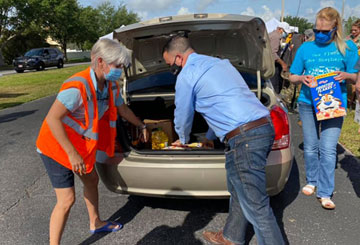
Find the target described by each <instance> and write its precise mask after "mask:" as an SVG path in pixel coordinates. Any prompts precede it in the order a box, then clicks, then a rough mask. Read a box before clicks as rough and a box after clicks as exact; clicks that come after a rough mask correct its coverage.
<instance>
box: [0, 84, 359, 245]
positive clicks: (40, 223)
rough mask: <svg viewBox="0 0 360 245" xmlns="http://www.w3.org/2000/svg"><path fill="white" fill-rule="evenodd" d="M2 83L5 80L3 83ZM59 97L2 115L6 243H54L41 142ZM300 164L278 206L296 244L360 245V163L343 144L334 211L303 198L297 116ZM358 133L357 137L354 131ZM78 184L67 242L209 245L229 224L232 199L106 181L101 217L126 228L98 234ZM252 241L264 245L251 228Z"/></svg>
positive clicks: (0, 218)
mask: <svg viewBox="0 0 360 245" xmlns="http://www.w3.org/2000/svg"><path fill="white" fill-rule="evenodd" d="M0 81H1V78H0ZM54 99H55V97H54V96H51V97H47V98H43V99H39V100H37V101H33V102H30V103H26V104H23V105H20V106H16V107H13V108H10V109H5V110H1V111H0V139H1V141H0V159H1V160H0V168H1V171H0V244H1V245H2V244H9V245H10V244H11V245H12V244H26V245H27V244H47V241H48V222H49V217H50V213H51V210H52V208H53V206H54V204H55V201H56V199H55V195H54V192H53V190H52V187H51V184H50V181H49V179H48V176H47V174H46V172H45V169H44V167H43V165H42V162H41V160H40V158H39V156H38V155H37V153H36V151H35V150H36V147H35V140H36V137H37V133H38V131H39V128H40V125H41V122H42V120H43V119H44V117H45V115H46V113H47V111H48V109H49V107H50V105H51V103H52V102H53V101H54ZM290 119H291V125H292V140H293V146H294V150H295V156H294V164H293V167H292V171H291V175H290V178H289V181H288V183H287V185H286V187H285V189H284V191H283V192H281V193H280V194H279V195H277V196H275V197H272V198H271V204H272V207H273V209H274V212H275V215H276V217H277V220H278V222H279V225H280V227H281V229H282V231H283V235H284V238H285V239H286V241H287V243H289V244H322V245H323V244H339V245H340V244H341V245H342V244H347V245H352V244H354V245H355V244H359V240H360V239H359V238H360V236H359V231H360V228H359V227H360V163H359V162H358V161H357V159H355V158H354V157H353V156H351V154H349V153H348V152H346V151H345V150H344V149H343V148H342V147H341V146H339V147H338V163H337V169H336V187H335V193H334V198H333V199H334V202H335V203H336V205H337V207H336V209H335V210H334V211H328V210H324V209H322V208H321V206H320V204H319V202H318V201H317V200H316V198H315V197H314V196H311V197H307V196H304V195H302V194H301V193H300V190H301V187H302V186H303V185H304V184H305V174H304V163H303V152H302V134H301V128H300V127H299V125H298V124H297V115H296V114H291V115H290ZM354 133H356V132H354ZM81 189H82V187H81V183H80V182H79V180H78V179H76V193H77V194H76V197H77V201H76V203H75V205H74V206H73V208H72V210H71V213H70V216H69V219H68V223H67V226H66V227H65V231H64V235H63V240H62V244H144V245H145V244H157V245H158V244H206V242H205V241H204V240H203V239H202V237H201V233H202V231H203V230H204V229H210V230H218V229H221V228H222V227H223V224H224V223H225V220H226V217H227V212H228V201H227V200H191V199H187V200H178V199H163V198H150V197H138V196H129V195H119V194H115V193H112V192H110V191H108V190H107V189H106V188H105V187H104V185H103V184H102V183H100V185H99V190H100V213H101V217H102V218H103V219H112V220H117V221H119V222H121V223H123V224H124V228H123V229H122V230H121V231H119V232H116V233H110V234H107V233H106V234H100V235H91V234H90V233H89V224H88V217H87V212H86V208H85V204H84V201H83V199H82V191H81ZM248 238H249V240H250V244H256V238H255V236H254V235H253V233H252V231H251V228H249V231H248Z"/></svg>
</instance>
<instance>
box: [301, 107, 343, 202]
mask: <svg viewBox="0 0 360 245" xmlns="http://www.w3.org/2000/svg"><path fill="white" fill-rule="evenodd" d="M298 104H299V114H300V120H301V122H302V130H303V136H304V160H305V172H306V182H307V184H310V185H313V186H316V187H317V192H316V195H317V197H331V196H332V193H333V191H334V186H335V164H336V145H337V143H338V140H339V136H340V132H341V127H342V124H343V121H344V118H343V117H337V118H333V119H327V120H322V121H317V120H316V115H315V110H314V108H313V106H312V105H310V104H306V103H304V102H299V103H298ZM320 130H321V131H320ZM319 131H320V132H319Z"/></svg>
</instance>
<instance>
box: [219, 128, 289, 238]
mask: <svg viewBox="0 0 360 245" xmlns="http://www.w3.org/2000/svg"><path fill="white" fill-rule="evenodd" d="M273 141H274V129H273V127H272V124H271V123H268V124H265V125H263V126H260V127H258V128H254V129H251V130H248V131H246V132H244V131H242V132H241V133H240V134H239V135H237V136H234V137H233V138H231V139H230V140H229V142H228V145H229V150H228V151H226V152H225V155H226V164H225V168H226V174H227V185H228V190H229V192H230V194H231V197H230V207H229V215H228V217H227V220H226V224H225V227H224V233H223V234H224V237H225V238H226V239H228V240H230V241H232V242H234V243H236V244H244V243H245V233H246V227H247V225H248V222H250V223H251V224H252V225H253V227H254V230H255V235H256V238H257V242H258V244H272V245H274V244H284V240H283V237H282V234H281V232H280V229H279V226H278V224H277V223H276V219H275V216H274V214H273V211H272V209H271V207H270V202H269V196H268V194H267V193H266V179H265V165H266V160H267V156H268V154H269V152H270V150H271V147H272V144H273Z"/></svg>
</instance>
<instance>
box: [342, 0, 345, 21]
mask: <svg viewBox="0 0 360 245" xmlns="http://www.w3.org/2000/svg"><path fill="white" fill-rule="evenodd" d="M342 2H343V4H342V10H341V20H344V6H345V0H343V1H342Z"/></svg>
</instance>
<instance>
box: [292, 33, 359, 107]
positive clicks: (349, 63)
mask: <svg viewBox="0 0 360 245" xmlns="http://www.w3.org/2000/svg"><path fill="white" fill-rule="evenodd" d="M346 44H347V46H348V48H347V49H346V53H345V55H342V54H341V53H340V51H339V50H338V49H337V47H336V44H335V42H332V43H330V44H328V45H318V44H316V43H315V41H310V42H304V43H303V44H302V45H301V46H300V48H299V49H298V50H297V52H296V55H295V59H294V61H293V63H292V65H291V68H290V73H292V74H295V75H313V76H318V75H322V74H326V73H329V72H334V71H344V72H348V73H356V72H357V70H355V64H356V62H357V60H358V53H357V47H356V45H355V44H354V42H352V41H349V40H348V41H346ZM340 87H341V93H342V97H343V102H344V107H345V108H346V107H347V89H346V83H345V81H342V82H341V83H340ZM298 102H304V103H307V104H312V99H311V92H310V88H309V87H308V86H306V85H304V86H301V91H300V95H299V98H298Z"/></svg>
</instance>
